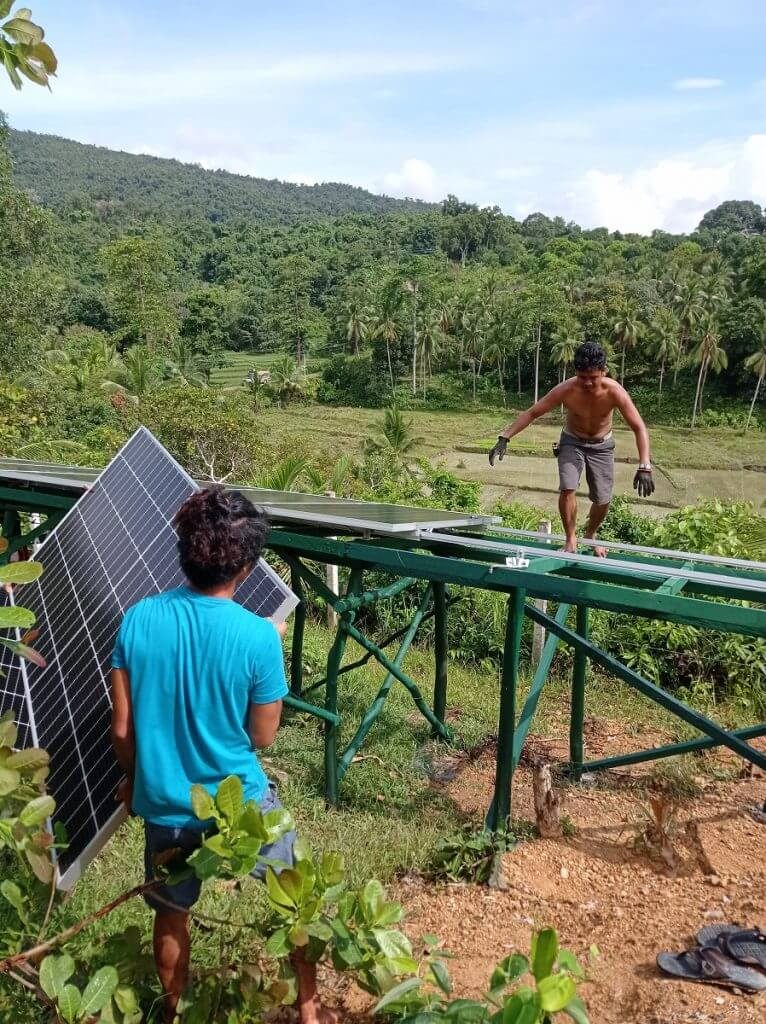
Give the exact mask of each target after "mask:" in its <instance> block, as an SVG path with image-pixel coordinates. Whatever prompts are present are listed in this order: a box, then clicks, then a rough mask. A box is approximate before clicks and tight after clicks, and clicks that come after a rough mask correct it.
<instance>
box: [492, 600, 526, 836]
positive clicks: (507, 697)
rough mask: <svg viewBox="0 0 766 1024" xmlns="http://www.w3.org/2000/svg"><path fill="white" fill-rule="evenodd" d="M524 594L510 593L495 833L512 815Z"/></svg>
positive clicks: (493, 821) (502, 686) (493, 829)
mask: <svg viewBox="0 0 766 1024" xmlns="http://www.w3.org/2000/svg"><path fill="white" fill-rule="evenodd" d="M524 597H525V592H524V591H523V590H521V589H519V588H517V589H515V590H512V591H511V592H510V594H509V595H508V617H507V619H506V624H505V648H504V651H503V669H502V675H501V678H500V715H499V721H498V730H497V769H496V773H495V793H494V796H493V798H492V804H491V806H490V808H489V813H488V815H487V820H486V825H487V828H488V829H489V830H490V831H491V832H497V831H499V830H500V829H502V828H505V827H506V825H507V823H508V819H509V818H510V816H511V781H512V778H513V734H514V730H515V727H516V687H517V684H518V678H519V651H520V650H521V631H522V627H523V625H524Z"/></svg>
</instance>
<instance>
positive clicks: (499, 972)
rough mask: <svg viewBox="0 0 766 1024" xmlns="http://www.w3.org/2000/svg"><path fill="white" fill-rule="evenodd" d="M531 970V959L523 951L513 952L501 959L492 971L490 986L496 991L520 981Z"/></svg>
mask: <svg viewBox="0 0 766 1024" xmlns="http://www.w3.org/2000/svg"><path fill="white" fill-rule="evenodd" d="M528 970H529V960H527V958H526V957H525V956H523V955H522V954H521V953H512V954H511V955H510V956H507V957H506V958H505V960H501V961H500V963H499V964H498V965H497V967H496V968H495V969H494V971H493V972H492V977H491V978H490V982H489V987H490V989H491V990H492V991H493V992H494V991H496V990H497V989H503V988H505V987H506V985H511V984H512V983H513V982H514V981H518V980H519V978H520V977H522V975H524V974H526V973H527V971H528Z"/></svg>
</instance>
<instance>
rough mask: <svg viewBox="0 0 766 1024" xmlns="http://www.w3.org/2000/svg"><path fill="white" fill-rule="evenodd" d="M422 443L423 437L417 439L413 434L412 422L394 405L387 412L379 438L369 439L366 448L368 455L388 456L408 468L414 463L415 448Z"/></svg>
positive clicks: (378, 433)
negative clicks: (408, 464) (409, 463)
mask: <svg viewBox="0 0 766 1024" xmlns="http://www.w3.org/2000/svg"><path fill="white" fill-rule="evenodd" d="M422 441H423V438H422V437H415V435H414V434H413V432H412V420H411V419H410V420H407V419H405V418H404V415H403V414H402V411H401V409H398V408H397V407H396V406H395V405H392V406H390V407H389V408H388V409H386V411H385V414H384V417H383V423H382V424H380V425H379V428H378V432H377V436H376V437H368V438H367V440H366V441H365V445H364V448H365V451H366V452H367V453H373V454H383V455H388V456H390V457H392V458H393V459H394V460H395V461H397V462H400V463H402V464H403V465H405V466H406V465H407V463H408V462H411V461H412V455H413V450H414V448H415V447H416V446H417V445H419V444H421V442H422Z"/></svg>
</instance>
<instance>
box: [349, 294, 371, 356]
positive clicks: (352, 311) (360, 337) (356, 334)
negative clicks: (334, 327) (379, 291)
mask: <svg viewBox="0 0 766 1024" xmlns="http://www.w3.org/2000/svg"><path fill="white" fill-rule="evenodd" d="M369 314H370V311H369V310H368V309H365V308H364V307H363V306H362V303H361V302H360V301H359V300H358V299H352V300H351V301H350V302H349V303H348V305H347V306H346V316H347V320H346V340H347V341H348V343H349V344H350V345H351V350H352V352H353V353H354V355H355V356H358V355H359V346H360V344H361V342H363V341H364V339H365V338H366V337H367V332H368V329H369V322H368V321H369Z"/></svg>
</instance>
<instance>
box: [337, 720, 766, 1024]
mask: <svg viewBox="0 0 766 1024" xmlns="http://www.w3.org/2000/svg"><path fill="white" fill-rule="evenodd" d="M628 731H629V730H628V729H627V727H626V726H625V725H624V724H622V723H619V722H610V721H605V720H599V719H591V720H590V721H589V722H588V723H587V729H586V734H587V744H588V754H589V756H591V757H593V756H602V755H608V754H610V753H616V752H617V751H620V750H621V751H624V750H625V749H629V747H630V746H631V743H630V739H629V738H626V732H628ZM666 740H667V737H665V736H663V735H662V734H660V733H657V734H656V735H655V734H653V733H647V732H642V733H641V737H640V742H641V745H642V746H651V745H653V744H655V743H657V744H660V743H663V742H665V741H666ZM530 747H531V749H532V750H533V753H534V754H535V755H536V756H537V755H540V754H543V755H548V756H550V757H551V758H552V759H554V760H555V759H557V758H563V757H565V755H566V744H565V740H564V738H563V730H562V736H561V737H560V738H557V737H554V738H548V737H546V738H544V739H543V738H539V737H538V738H531V741H530ZM727 760H728V757H727V756H726V755H724V756H723V757H721V756H719V757H717V758H716V761H715V762H714V761H713V760H712V758H710V757H708V760H707V762H706V763H707V765H708V767H712V766H713V764H714V763H717V766H720V763H721V762H723V761H727ZM525 761H528V758H525ZM729 767H731V765H729ZM494 770H495V761H494V750H493V749H492V748H491V747H489V746H488V747H486V749H484V750H483V751H479V752H477V756H476V757H475V758H473V759H472V758H470V757H468V758H464V759H462V760H461V762H460V765H459V767H458V770H457V773H456V774H455V777H454V778H453V779H452V781H449V782H447V783H444V784H441V785H440V789H441V790H442V791H443V792H447V793H449V795H450V796H451V798H452V799H453V800H454V801H455V804H456V806H457V808H458V809H459V811H460V812H461V813H462V814H463V815H465V816H466V817H468V818H471V819H474V820H476V821H477V823H478V822H479V821H480V820H481V817H482V815H483V814H484V812H485V810H486V807H487V805H488V803H489V799H490V796H491V792H492V783H493V778H494ZM646 773H647V768H646V766H636V767H634V768H633V769H629V770H628V769H626V770H624V771H623V772H621V773H620V775H619V776H618V777H617V778H615V779H613V780H610V781H602V782H600V783H599V785H598V786H564V787H563V799H564V806H563V813H564V814H565V815H566V816H567V817H568V818H569V820H570V822H571V824H572V826H573V827H574V829H575V832H574V835H572V836H571V838H566V839H561V840H537V841H534V842H528V843H524V844H521V845H520V846H518V847H517V848H516V850H514V851H513V852H512V853H510V854H508V855H506V857H505V858H504V864H503V868H504V872H503V874H504V882H505V884H506V885H507V888H506V889H505V890H502V891H500V890H496V889H489V888H486V887H482V886H475V885H468V884H447V883H439V884H432V883H429V882H427V881H425V880H423V879H420V878H405V879H403V880H401V881H400V882H399V883H398V885H397V886H396V887H395V891H394V894H395V895H396V897H397V898H399V899H400V900H401V901H402V902H403V904H404V906H405V908H406V910H407V923H406V930H407V932H408V933H409V935H410V936H411V937H412V938H413V940H416V939H417V938H418V937H419V936H421V935H423V934H426V933H429V932H431V933H434V934H437V935H439V936H440V937H441V938H442V939H443V942H444V946H445V948H446V949H448V950H450V951H451V952H452V953H453V954H454V957H455V958H454V960H453V961H452V962H451V965H450V970H451V972H452V975H453V979H454V982H455V993H456V995H458V996H460V995H466V996H468V995H479V994H480V993H481V992H482V991H483V990H484V988H485V986H486V984H487V981H488V979H489V975H490V973H491V971H492V968H493V967H494V965H495V963H496V962H497V961H498V960H499V959H501V958H502V957H504V956H506V955H507V954H508V953H509V952H511V951H515V950H521V951H526V950H528V947H529V940H530V937H531V934H532V932H533V930H534V929H535V928H538V927H542V926H544V925H548V924H552V925H555V927H556V928H557V929H558V931H559V934H560V936H561V941H562V944H563V945H565V946H567V947H569V948H570V949H572V950H573V951H574V952H575V953H577V954H578V955H579V956H580V957H581V958H584V959H585V960H586V961H587V959H588V951H589V949H590V947H591V945H592V944H595V945H596V946H597V947H598V949H599V951H600V956H599V957H598V958H597V959H596V960H595V961H594V962H593V963H592V964H591V966H590V967H589V975H590V980H589V981H588V982H587V983H586V984H585V985H584V987H583V995H584V997H585V999H586V1002H587V1004H588V1006H589V1010H590V1014H591V1021H592V1022H593V1024H634V1022H635V1024H724V1022H737V1024H756V1022H760V1024H762V1022H763V1021H764V1020H766V994H761V995H758V996H748V995H740V994H737V993H735V992H733V991H731V990H726V989H723V988H717V987H713V986H708V985H695V984H691V983H684V982H679V981H674V980H671V979H666V978H665V977H664V976H662V975H661V974H660V973H659V971H658V970H657V968H656V967H655V957H656V955H657V953H659V952H660V951H662V950H681V949H683V948H686V947H688V946H689V945H691V944H693V941H694V935H695V933H696V932H697V930H698V929H699V928H701V927H702V926H703V925H704V924H707V923H710V922H712V921H723V920H727V921H735V922H740V923H743V924H747V925H756V924H758V925H760V926H761V927H764V926H766V825H763V824H758V823H757V822H755V821H754V820H753V819H752V818H751V817H750V816H749V815H748V813H747V808H748V807H749V806H751V805H755V804H759V803H760V804H763V802H764V801H766V778H764V777H763V776H762V775H760V774H758V773H755V774H753V775H752V776H751V777H747V778H742V779H740V780H738V781H733V782H731V781H729V782H715V781H711V779H710V777H709V776H703V775H700V776H698V777H696V778H695V779H694V780H693V782H694V783H695V784H696V785H697V787H698V788H699V790H700V794H699V795H697V796H695V797H693V798H690V799H686V800H682V801H681V802H678V801H676V802H675V803H674V826H673V830H672V847H673V860H674V864H673V867H672V868H671V867H669V866H668V864H667V863H666V862H665V861H663V860H662V859H661V858H659V857H655V856H652V855H651V854H650V853H648V852H647V850H646V848H645V846H644V845H643V844H642V843H641V842H640V841H638V837H640V836H641V834H642V832H643V830H644V828H645V826H646V825H647V823H648V821H649V818H648V816H647V815H648V811H647V807H648V803H647V795H646V789H645V786H643V785H641V781H642V775H643V776H644V778H643V781H644V782H647V781H648V779H647V777H646ZM513 803H514V815H515V817H517V818H528V819H531V818H534V811H533V802H532V785H531V775H530V771H529V769H528V768H527V767H526V766H525V763H524V761H523V762H522V765H521V767H520V769H519V771H518V772H517V774H516V777H515V780H514V791H513ZM343 1003H344V1005H345V1007H346V1008H347V1010H348V1012H349V1013H352V1012H357V1013H359V1012H360V1011H363V1010H364V1008H365V1006H369V1000H367V998H366V997H364V996H363V995H362V994H359V993H355V994H353V995H352V994H351V993H350V992H346V994H345V995H344V997H343ZM347 1019H351V1017H348V1018H347Z"/></svg>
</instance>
